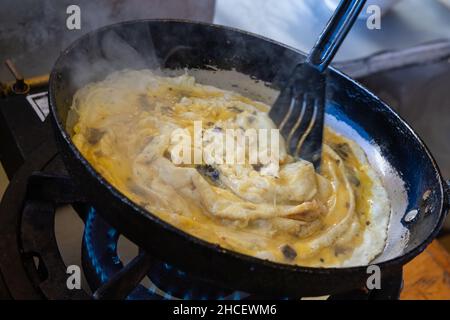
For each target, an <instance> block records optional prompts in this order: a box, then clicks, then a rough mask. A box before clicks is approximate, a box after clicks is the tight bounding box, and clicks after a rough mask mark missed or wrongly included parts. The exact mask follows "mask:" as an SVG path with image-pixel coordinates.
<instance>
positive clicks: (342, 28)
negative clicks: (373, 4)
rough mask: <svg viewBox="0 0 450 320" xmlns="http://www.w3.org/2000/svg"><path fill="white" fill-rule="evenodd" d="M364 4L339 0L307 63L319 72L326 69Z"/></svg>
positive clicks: (357, 1) (363, 2)
mask: <svg viewBox="0 0 450 320" xmlns="http://www.w3.org/2000/svg"><path fill="white" fill-rule="evenodd" d="M365 4H366V0H341V2H340V3H339V6H338V7H337V9H336V11H335V12H334V14H333V16H332V17H331V19H330V20H329V21H328V23H327V26H326V27H325V29H324V31H323V32H322V34H321V35H320V37H319V40H318V41H317V42H316V44H315V45H314V48H313V49H312V50H311V52H310V54H309V56H308V59H307V63H309V64H311V65H312V66H313V67H315V68H316V69H318V70H319V71H320V72H323V71H324V70H325V69H326V68H327V67H328V65H329V64H330V63H331V61H332V60H333V58H334V55H335V54H336V52H337V50H338V49H339V47H340V46H341V44H342V42H343V41H344V39H345V37H346V35H347V33H348V32H349V31H350V29H351V28H352V26H353V24H354V23H355V21H356V19H357V18H358V15H359V14H360V12H361V10H362V9H363V7H364V5H365Z"/></svg>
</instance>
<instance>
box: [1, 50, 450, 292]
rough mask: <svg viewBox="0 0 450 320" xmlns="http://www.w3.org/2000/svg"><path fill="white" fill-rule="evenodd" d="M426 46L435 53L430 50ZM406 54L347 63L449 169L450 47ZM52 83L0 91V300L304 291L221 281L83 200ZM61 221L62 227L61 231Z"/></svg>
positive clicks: (396, 284) (388, 287)
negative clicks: (64, 149)
mask: <svg viewBox="0 0 450 320" xmlns="http://www.w3.org/2000/svg"><path fill="white" fill-rule="evenodd" d="M444 47H445V46H444ZM434 48H435V47H434ZM441 48H442V47H441ZM449 48H450V47H449ZM424 52H426V57H430V56H429V55H428V54H429V50H428V51H427V50H425V51H424ZM404 55H405V53H403V54H402V53H398V54H395V55H394V56H395V57H396V59H397V60H396V61H397V62H395V61H393V58H392V55H391V56H387V57H381V58H380V56H379V57H377V58H374V59H372V60H364V61H359V62H354V63H352V64H350V65H342V66H340V67H341V68H343V69H344V70H347V72H349V73H352V72H355V70H356V71H357V72H358V73H359V75H360V76H361V77H360V78H359V79H360V81H361V82H363V83H364V84H366V85H367V86H369V88H372V89H373V90H374V91H375V93H377V94H379V95H380V96H381V97H382V98H385V99H386V100H388V101H389V102H390V103H391V105H393V106H394V107H396V108H397V109H398V110H399V111H400V112H401V113H402V114H403V115H406V116H407V119H409V120H410V123H411V124H412V126H413V127H415V124H417V128H418V129H419V131H423V132H421V133H422V134H425V135H424V138H425V141H426V142H427V143H428V144H429V146H430V147H431V151H432V152H433V153H435V155H437V158H438V162H439V161H440V164H441V166H442V167H443V172H444V176H445V175H447V176H448V175H450V170H449V169H450V168H449V167H448V164H449V163H450V161H446V160H445V159H447V158H445V157H446V156H448V154H450V153H447V152H446V151H445V150H450V149H446V148H449V145H448V143H449V141H448V139H447V140H445V139H441V137H442V135H441V136H440V135H439V132H445V126H446V124H448V123H449V121H450V115H449V113H448V112H446V111H447V110H450V105H449V101H450V96H449V92H448V90H445V88H446V87H448V81H449V79H450V78H449V76H450V63H449V60H448V57H450V51H449V54H448V55H445V54H442V55H439V56H436V55H432V59H427V58H424V55H420V59H416V60H415V62H414V61H411V60H409V63H401V62H402V61H403V62H404V61H405V56H404ZM383 59H384V61H387V62H384V63H383ZM358 63H359V65H358ZM374 65H375V66H377V68H375V67H374ZM380 66H381V68H380ZM386 66H389V67H386ZM364 68H365V69H364ZM364 70H365V71H364ZM46 90H47V88H46V87H45V86H44V87H40V88H33V89H32V90H31V92H30V93H29V94H28V95H13V96H8V97H3V98H0V160H1V163H2V165H3V167H4V169H5V171H6V173H7V175H8V177H9V178H10V184H9V186H8V188H7V190H6V192H5V194H4V197H3V199H2V201H1V202H0V252H2V255H0V299H131V300H164V299H186V300H190V299H195V300H201V299H214V300H218V299H225V300H240V299H247V300H251V299H268V298H275V299H299V298H300V297H261V296H259V295H257V294H255V293H253V294H251V293H245V292H241V291H239V290H238V288H231V289H228V288H221V287H219V286H217V285H216V284H213V283H211V282H209V281H208V279H202V278H196V277H193V276H191V275H189V274H187V273H186V272H184V271H183V270H180V269H177V268H176V267H174V266H171V265H169V264H167V263H165V262H164V261H159V260H158V259H156V258H155V257H152V256H151V255H150V254H149V253H146V252H143V251H142V250H140V249H139V248H138V247H137V246H136V245H134V244H133V243H131V242H130V241H128V240H127V239H125V238H124V237H123V236H121V235H120V234H119V233H118V232H117V231H116V230H115V229H114V228H112V227H111V226H110V225H109V224H108V223H107V221H105V220H103V219H102V218H101V215H100V214H99V213H98V212H97V210H96V209H95V208H93V207H92V206H90V205H89V204H86V203H85V201H84V199H83V197H82V195H81V193H80V192H79V190H78V189H77V188H76V186H75V184H74V182H73V181H72V179H71V178H70V176H69V175H68V173H67V172H66V170H65V168H64V165H63V163H62V160H61V158H60V156H59V155H58V152H57V149H56V147H55V145H54V141H53V140H54V139H53V133H52V129H51V126H50V123H49V121H48V120H47V119H46V116H47V114H48V105H47V102H46V93H45V92H46ZM408 107H409V109H408ZM424 110H426V111H427V113H424V112H423V111H424ZM421 114H424V115H425V117H420V115H421ZM430 114H431V115H430ZM417 119H419V121H418V120H417ZM431 121H433V125H430V124H429V122H431ZM427 122H428V123H427ZM447 128H448V126H447ZM439 130H442V131H439ZM447 130H448V129H447ZM428 131H431V133H432V134H429V133H427V132H428ZM443 140H444V141H443ZM61 207H65V208H67V207H71V208H73V209H74V210H72V212H76V213H74V215H75V217H72V218H70V219H66V220H64V219H62V220H63V221H62V222H61V216H60V214H59V213H58V212H59V210H60V208H61ZM61 224H63V225H64V228H65V229H64V230H65V231H63V232H61V230H58V229H59V226H60V225H61ZM61 239H62V240H61ZM67 242H71V243H72V244H74V243H75V244H76V246H73V245H71V246H67V245H65V244H64V243H67ZM68 268H69V269H68ZM77 268H79V269H77ZM68 270H69V273H68ZM74 270H75V273H76V271H77V270H79V271H80V273H81V275H80V277H81V287H80V288H79V289H78V288H77V286H76V285H75V286H74V284H73V283H72V284H70V283H68V281H69V282H70V281H71V280H70V279H72V278H70V276H71V272H74ZM384 283H385V285H384V286H383V289H382V290H380V291H370V292H369V291H367V290H364V289H361V290H356V291H354V292H348V293H345V294H342V295H338V296H332V297H324V299H325V298H328V299H397V298H398V297H399V294H400V290H401V286H402V275H401V273H400V274H397V275H395V276H394V277H392V278H391V279H386V280H384ZM75 284H76V281H75Z"/></svg>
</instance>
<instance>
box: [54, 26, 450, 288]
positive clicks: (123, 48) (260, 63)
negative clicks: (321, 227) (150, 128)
mask: <svg viewBox="0 0 450 320" xmlns="http://www.w3.org/2000/svg"><path fill="white" fill-rule="evenodd" d="M304 57H305V55H304V54H303V53H301V52H298V51H296V50H293V49H292V48H288V47H286V46H284V45H282V44H279V43H276V42H273V41H270V40H268V39H264V38H262V37H258V36H255V35H252V34H249V33H245V32H242V31H238V30H234V29H230V28H225V27H220V26H214V25H209V24H201V23H192V22H187V21H169V20H145V21H132V22H127V23H121V24H116V25H112V26H108V27H105V28H102V29H100V30H98V31H94V32H92V33H89V34H88V35H85V36H83V37H81V38H80V39H79V40H77V41H76V42H75V43H73V44H72V45H71V46H70V47H69V48H68V49H67V50H65V51H64V52H63V53H62V54H61V56H60V58H59V59H58V61H57V63H56V65H55V67H54V69H53V72H52V74H51V78H50V88H49V90H50V98H49V99H50V106H51V113H52V118H53V124H54V129H55V134H56V138H57V141H58V143H59V148H60V152H61V155H62V157H63V159H64V161H65V164H66V166H67V169H68V170H69V172H70V173H71V175H72V176H73V177H74V178H75V179H76V181H77V183H78V184H79V185H80V188H82V190H84V192H85V194H86V197H87V198H88V199H89V202H90V203H91V204H92V205H93V206H94V207H95V208H96V209H97V210H98V211H99V213H100V214H101V215H102V216H103V217H104V218H105V219H106V220H107V221H108V222H109V223H110V224H111V225H113V226H114V227H115V228H117V229H118V230H119V232H121V233H122V234H124V235H125V236H126V237H128V238H129V239H131V240H132V241H134V242H136V243H137V244H138V245H139V246H141V247H142V248H143V249H145V250H146V251H147V252H149V253H151V255H154V256H155V257H157V258H159V259H161V260H163V261H166V262H169V263H171V264H174V265H175V266H177V267H179V268H180V269H182V270H185V271H188V272H190V273H192V274H194V275H198V276H201V277H202V278H206V279H208V280H209V281H213V282H215V283H218V284H220V285H222V286H225V287H230V288H232V289H239V290H243V291H247V292H250V293H259V294H267V295H270V296H291V297H298V296H314V295H323V294H335V293H340V292H344V291H347V290H350V289H354V288H359V287H361V286H363V285H364V284H365V283H366V279H367V277H368V274H367V267H366V266H361V267H353V268H305V267H298V266H289V265H283V264H277V263H273V262H268V261H264V260H260V259H257V258H252V257H249V256H245V255H242V254H238V253H235V252H232V251H229V250H225V249H222V248H220V247H219V246H217V245H214V244H210V243H207V242H205V241H202V240H200V239H197V238H195V237H193V236H190V235H188V234H186V233H184V232H183V231H181V230H179V229H177V228H175V227H173V226H171V225H169V224H167V223H166V222H164V221H162V220H161V219H159V218H158V217H156V216H155V215H153V214H151V213H150V214H149V213H148V212H147V211H145V210H144V209H143V208H141V207H140V206H138V205H137V204H135V203H133V202H131V201H130V200H128V199H127V198H126V197H125V196H124V195H122V194H121V193H120V192H119V191H118V190H116V189H115V188H114V187H113V186H111V185H110V184H109V183H108V182H107V181H105V179H103V178H102V177H101V176H100V175H99V174H98V173H97V172H96V171H95V170H94V169H93V168H92V166H91V165H90V164H89V163H88V162H87V161H86V160H85V159H84V158H83V156H82V155H81V154H80V153H79V152H78V150H77V149H76V147H75V146H74V144H73V143H72V141H71V139H70V130H71V128H70V121H69V124H68V125H67V120H68V115H69V112H68V111H69V107H70V105H71V102H72V97H73V94H74V93H75V92H76V90H77V89H78V88H80V87H81V86H83V85H85V84H87V83H89V82H92V81H96V80H100V79H102V78H104V77H105V76H106V75H107V74H108V73H110V72H111V71H113V70H120V69H124V68H138V69H139V68H164V69H166V68H167V69H179V68H189V69H190V70H191V72H193V73H195V72H197V71H196V70H197V69H200V70H213V71H211V72H209V73H208V75H209V76H206V77H205V76H203V79H202V78H201V77H200V78H199V79H200V81H201V82H207V83H210V84H213V85H216V86H219V87H223V88H225V89H229V88H231V87H232V88H233V90H236V91H240V92H241V93H243V94H245V95H249V96H254V97H257V98H259V99H261V100H266V101H265V102H267V103H271V101H270V100H271V99H272V98H271V97H268V96H267V95H265V94H263V93H261V92H263V91H264V90H265V89H267V90H269V89H268V88H266V87H264V85H263V84H262V83H266V84H268V85H270V87H272V88H275V89H276V88H280V87H281V86H282V85H283V81H284V80H285V79H287V76H288V75H289V73H290V72H291V69H292V67H293V66H295V65H296V64H297V63H299V62H301V61H303V60H304ZM221 70H225V71H221ZM226 70H235V71H237V72H238V73H241V74H244V75H248V76H251V78H253V79H256V80H258V81H260V83H259V86H258V85H256V84H255V81H253V80H251V79H250V78H245V77H236V75H235V73H233V72H226ZM255 87H258V89H255ZM260 87H262V89H261V88H260ZM264 88H265V89H264ZM272 101H273V100H272ZM326 113H327V122H328V124H329V125H330V126H331V127H333V128H334V129H335V130H336V131H338V132H340V133H341V134H343V135H345V136H348V137H350V138H352V139H354V140H356V141H357V142H358V143H359V144H360V145H361V146H362V147H363V149H364V150H365V152H366V153H367V155H368V158H369V161H370V163H371V164H372V166H373V167H374V169H375V170H376V171H377V172H378V173H379V175H380V177H381V179H382V181H383V183H384V185H385V187H386V189H387V191H388V193H389V196H390V199H391V201H392V212H391V221H390V226H389V232H388V242H387V246H386V248H385V251H384V252H383V253H382V254H381V256H380V257H378V258H377V259H376V261H374V263H376V264H377V265H378V266H379V267H380V268H381V270H382V276H383V278H388V277H389V276H390V275H392V274H393V273H394V272H397V271H399V270H400V268H401V267H402V265H404V264H405V263H406V262H408V261H410V260H411V259H412V258H414V257H415V256H416V255H418V254H419V253H420V252H422V251H423V250H424V249H425V247H426V246H427V245H428V244H429V243H430V242H431V241H432V240H433V238H434V237H435V236H436V234H437V232H438V230H439V228H440V227H441V225H442V223H443V221H444V219H445V216H446V211H447V210H448V208H449V199H448V187H447V185H446V184H445V183H444V181H443V179H442V177H441V175H440V173H439V169H438V167H437V166H436V163H435V161H434V159H433V157H432V156H431V154H430V153H429V151H428V150H427V148H426V147H425V145H424V144H423V142H422V141H421V140H420V139H419V137H418V136H417V135H416V134H415V133H414V131H413V130H412V129H411V128H410V127H409V126H408V124H406V123H405V122H404V121H403V120H402V119H401V118H400V117H399V116H398V115H397V114H396V113H395V112H394V111H393V110H392V109H391V108H389V107H388V106H387V105H385V104H384V103H383V102H382V101H380V100H379V99H378V98H377V97H376V96H374V95H373V94H371V93H370V92H369V91H367V90H366V89H365V88H363V87H361V86H360V85H359V84H358V83H356V82H355V81H353V80H352V79H350V78H348V77H347V76H345V75H344V74H342V73H339V72H338V71H336V70H333V69H331V70H330V71H329V85H328V88H327V110H326ZM424 195H425V196H424ZM411 210H417V212H418V213H417V215H411V214H410V215H408V218H405V217H406V216H407V215H406V214H407V213H408V212H410V211H411ZM382 285H383V284H382Z"/></svg>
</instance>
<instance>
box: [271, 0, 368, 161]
mask: <svg viewBox="0 0 450 320" xmlns="http://www.w3.org/2000/svg"><path fill="white" fill-rule="evenodd" d="M365 3H366V0H341V2H340V3H339V5H338V7H337V9H336V11H335V13H334V14H333V16H332V17H331V19H330V21H328V24H327V26H326V27H325V29H324V31H323V32H322V34H321V35H320V37H319V40H318V41H317V42H316V44H315V46H314V48H313V49H312V50H311V52H310V54H309V55H308V58H307V59H306V62H305V63H304V64H301V65H297V66H296V67H295V69H294V72H293V73H292V74H291V76H290V78H289V80H288V81H287V83H286V85H285V86H284V87H283V89H282V90H281V93H280V96H279V97H278V99H277V100H276V101H275V104H274V105H273V106H272V109H271V110H270V112H269V116H270V118H271V119H272V120H273V121H274V123H275V124H276V125H277V126H278V128H279V130H280V133H281V135H282V136H283V137H284V138H285V139H286V146H287V149H288V152H289V153H290V154H291V155H292V156H293V157H295V158H302V159H304V160H307V161H310V162H312V163H313V164H314V167H315V168H316V169H317V170H319V169H320V162H321V154H322V138H323V126H324V114H325V111H324V110H325V87H326V81H325V80H326V70H327V68H328V66H329V64H330V63H331V61H332V60H333V57H334V55H335V54H336V52H337V50H338V49H339V47H340V46H341V44H342V42H343V41H344V39H345V37H346V35H347V34H348V32H349V31H350V29H351V27H352V26H353V24H354V23H355V21H356V19H357V17H358V15H359V13H360V12H361V10H362V8H363V7H364V5H365Z"/></svg>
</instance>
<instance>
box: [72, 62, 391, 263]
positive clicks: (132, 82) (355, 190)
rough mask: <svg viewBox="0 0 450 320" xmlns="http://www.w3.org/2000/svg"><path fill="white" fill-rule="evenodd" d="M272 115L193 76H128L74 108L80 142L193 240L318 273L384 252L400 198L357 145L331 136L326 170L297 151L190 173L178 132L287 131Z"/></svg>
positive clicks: (95, 86)
mask: <svg viewBox="0 0 450 320" xmlns="http://www.w3.org/2000/svg"><path fill="white" fill-rule="evenodd" d="M268 109H269V106H267V105H265V104H263V103H260V102H256V101H252V100H250V99H248V98H246V97H243V96H241V95H239V94H237V93H234V92H230V91H224V90H220V89H218V88H215V87H211V86H205V85H200V84H198V83H196V82H195V79H194V78H193V77H190V76H188V75H183V76H179V77H172V78H169V77H162V76H157V75H155V74H154V73H152V72H151V71H150V70H141V71H121V72H116V73H113V74H111V75H110V76H108V77H107V78H106V79H105V80H103V81H101V82H97V83H92V84H89V85H88V86H86V87H84V88H82V89H80V90H79V91H78V92H77V93H76V95H75V96H74V99H73V105H72V108H71V110H72V112H73V113H74V114H75V115H76V118H77V121H76V124H75V126H74V127H73V128H70V129H73V130H71V131H73V137H72V138H73V141H74V143H75V145H76V146H77V147H78V149H79V150H80V152H81V153H82V154H83V156H84V157H85V158H86V159H87V160H88V161H89V162H90V163H91V164H92V166H93V167H94V168H95V169H96V170H97V171H98V172H99V173H100V174H101V175H102V176H103V177H104V178H106V179H107V180H108V181H109V182H110V183H111V184H112V185H114V186H115V187H116V188H117V189H118V190H120V191H121V192H122V193H123V194H125V195H126V196H127V197H128V198H130V199H131V200H132V201H134V202H136V203H138V204H140V205H141V206H142V207H144V208H146V209H147V210H148V211H149V213H151V214H155V215H157V216H158V217H160V218H161V219H163V220H165V221H167V222H168V223H170V224H172V225H174V226H176V227H178V228H180V229H182V230H184V231H185V232H187V233H189V234H191V235H193V236H196V237H198V238H201V239H204V240H206V241H209V242H212V243H216V244H219V245H220V246H222V247H224V248H228V249H231V250H234V251H237V252H240V253H243V254H247V255H251V256H255V257H259V258H261V259H268V260H271V261H275V262H279V263H287V264H297V265H303V266H314V267H330V266H351V265H365V264H368V263H369V262H370V261H371V260H373V259H374V258H375V257H376V256H377V255H378V254H379V253H381V252H382V251H383V248H384V245H385V241H386V233H387V225H388V221H389V213H390V207H389V201H388V197H387V193H386V191H385V190H384V188H383V186H382V184H381V182H380V180H379V179H378V177H377V176H376V175H375V173H374V172H373V170H372V168H371V167H370V165H369V164H368V162H367V159H366V157H365V155H364V153H363V151H362V150H361V148H359V147H358V146H357V145H356V144H355V143H354V142H352V141H350V140H348V139H346V138H344V137H342V136H340V135H338V134H336V133H334V132H333V131H332V130H331V129H329V128H327V129H326V130H325V137H324V138H325V145H324V148H323V157H322V158H323V159H322V166H321V172H320V174H319V173H316V172H315V170H314V167H313V166H312V164H311V163H309V162H306V161H303V160H295V159H293V158H292V157H290V156H289V155H288V154H287V153H286V148H285V146H284V142H283V138H282V137H280V141H281V143H280V147H279V149H280V150H279V151H280V152H279V154H280V157H279V164H278V167H279V170H277V171H276V172H275V171H274V170H273V168H271V167H270V165H250V164H248V163H246V164H235V165H227V164H213V165H206V164H197V165H194V164H192V165H189V164H180V165H176V164H175V163H174V162H173V161H172V160H173V159H172V157H171V153H170V150H171V147H172V146H171V133H172V132H173V131H174V130H175V129H179V128H181V129H185V130H187V131H188V132H191V133H192V131H193V121H198V120H200V121H202V122H203V125H204V126H205V127H206V128H215V129H217V130H223V129H228V128H233V129H238V130H245V129H249V128H258V129H260V128H265V129H273V128H275V126H274V124H273V122H272V121H271V119H270V118H269V117H268V115H267V111H268Z"/></svg>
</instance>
